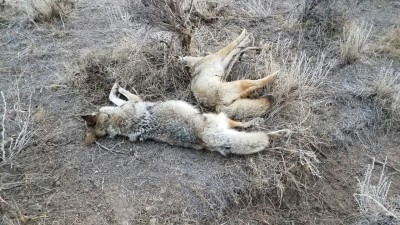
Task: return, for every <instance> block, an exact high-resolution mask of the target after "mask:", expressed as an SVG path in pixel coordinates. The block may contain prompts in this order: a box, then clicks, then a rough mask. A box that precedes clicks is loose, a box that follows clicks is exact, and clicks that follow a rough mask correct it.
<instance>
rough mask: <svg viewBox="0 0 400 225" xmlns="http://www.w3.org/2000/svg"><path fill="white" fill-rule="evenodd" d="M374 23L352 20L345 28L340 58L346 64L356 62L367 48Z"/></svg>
mask: <svg viewBox="0 0 400 225" xmlns="http://www.w3.org/2000/svg"><path fill="white" fill-rule="evenodd" d="M371 30H372V25H369V24H368V23H367V22H364V21H361V22H357V21H354V22H351V23H350V24H349V25H347V26H346V27H345V28H344V30H343V36H342V40H341V42H340V58H341V62H342V63H344V64H351V63H353V62H355V61H356V60H357V59H358V58H359V57H360V54H361V53H362V51H363V50H364V48H365V45H366V43H367V40H368V37H369V35H370V33H371Z"/></svg>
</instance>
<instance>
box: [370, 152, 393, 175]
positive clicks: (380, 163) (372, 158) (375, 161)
mask: <svg viewBox="0 0 400 225" xmlns="http://www.w3.org/2000/svg"><path fill="white" fill-rule="evenodd" d="M367 156H368V158H370V159H371V160H372V161H373V162H374V164H376V165H381V166H387V167H389V168H391V169H392V170H394V171H396V172H397V173H399V174H400V170H399V169H397V168H395V167H393V166H391V165H388V164H387V163H384V162H381V161H379V160H377V159H375V157H372V156H370V155H367Z"/></svg>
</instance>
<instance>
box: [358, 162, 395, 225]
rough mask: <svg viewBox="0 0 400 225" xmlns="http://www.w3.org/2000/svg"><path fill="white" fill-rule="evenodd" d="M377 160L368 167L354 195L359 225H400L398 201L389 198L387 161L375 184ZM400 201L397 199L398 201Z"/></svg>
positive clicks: (389, 183) (389, 182)
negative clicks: (386, 172) (358, 212)
mask: <svg viewBox="0 0 400 225" xmlns="http://www.w3.org/2000/svg"><path fill="white" fill-rule="evenodd" d="M374 165H375V159H373V162H372V163H371V164H370V165H368V167H367V169H366V171H365V173H364V177H363V178H362V180H360V179H358V178H357V180H358V191H357V193H355V194H354V197H355V199H356V201H357V204H358V207H359V210H360V213H361V219H360V222H359V224H393V225H394V224H398V223H399V222H400V210H399V208H397V207H396V204H400V202H397V203H396V202H395V201H396V199H390V198H388V193H389V190H390V185H391V181H390V179H389V177H388V176H387V175H386V174H385V168H386V161H385V162H384V163H383V165H382V170H381V173H380V175H379V180H378V181H377V182H376V183H375V184H374V182H373V177H374V176H373V172H374ZM398 200H399V199H397V201H398Z"/></svg>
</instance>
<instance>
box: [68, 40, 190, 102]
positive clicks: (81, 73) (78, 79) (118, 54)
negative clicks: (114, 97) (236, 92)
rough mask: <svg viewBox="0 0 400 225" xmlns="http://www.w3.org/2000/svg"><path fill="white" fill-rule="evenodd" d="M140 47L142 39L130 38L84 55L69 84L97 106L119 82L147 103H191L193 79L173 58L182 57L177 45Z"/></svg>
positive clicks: (69, 78)
mask: <svg viewBox="0 0 400 225" xmlns="http://www.w3.org/2000/svg"><path fill="white" fill-rule="evenodd" d="M137 43H138V39H135V38H133V37H127V38H125V39H124V40H122V41H121V42H119V43H118V44H116V45H114V46H112V47H111V48H110V49H108V50H102V51H98V52H92V53H89V54H85V55H83V56H82V57H81V58H80V59H79V60H77V61H76V62H75V63H73V64H72V66H71V67H70V68H68V70H69V71H70V72H69V76H68V78H67V80H68V81H69V82H70V83H71V84H72V85H73V86H74V87H77V88H79V89H80V90H82V91H83V92H85V93H86V94H87V95H89V96H91V98H92V102H93V103H95V104H104V103H105V102H106V101H107V96H108V94H109V91H110V89H111V87H112V84H113V83H114V82H116V81H117V82H119V83H120V84H121V85H123V86H127V88H128V90H129V89H131V90H130V91H133V92H137V93H138V94H139V95H141V96H142V97H144V98H145V99H146V100H162V99H181V100H188V101H190V96H191V94H190V91H189V90H188V88H187V87H188V85H189V82H190V77H189V75H188V74H187V73H186V72H185V71H184V70H183V68H181V67H180V66H179V65H178V63H176V62H175V59H174V57H171V56H172V55H179V53H177V52H174V51H175V50H174V49H175V47H174V45H175V44H176V43H172V42H170V43H166V42H160V41H159V40H151V41H150V42H148V43H145V44H143V45H140V46H138V45H137ZM155 43H156V44H155Z"/></svg>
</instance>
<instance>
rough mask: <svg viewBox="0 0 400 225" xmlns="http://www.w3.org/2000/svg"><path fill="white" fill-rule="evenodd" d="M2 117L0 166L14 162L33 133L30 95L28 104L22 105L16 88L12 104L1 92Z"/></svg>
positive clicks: (0, 126)
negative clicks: (14, 99)
mask: <svg viewBox="0 0 400 225" xmlns="http://www.w3.org/2000/svg"><path fill="white" fill-rule="evenodd" d="M1 98H2V106H3V107H2V119H1V125H0V128H1V137H0V138H1V139H0V141H1V143H0V154H1V156H0V166H1V165H5V164H9V165H10V166H11V167H12V166H13V164H14V163H15V158H16V156H17V155H18V154H20V153H21V152H22V151H23V150H24V149H25V148H26V147H27V145H28V144H29V142H30V140H31V138H32V137H33V135H34V134H35V132H36V131H35V130H34V129H32V124H33V121H32V115H31V110H32V104H31V99H32V95H31V96H30V97H29V103H28V105H23V103H22V102H21V99H20V94H19V90H18V95H17V102H16V103H15V104H13V105H10V104H7V101H6V98H5V95H4V93H3V92H1Z"/></svg>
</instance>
